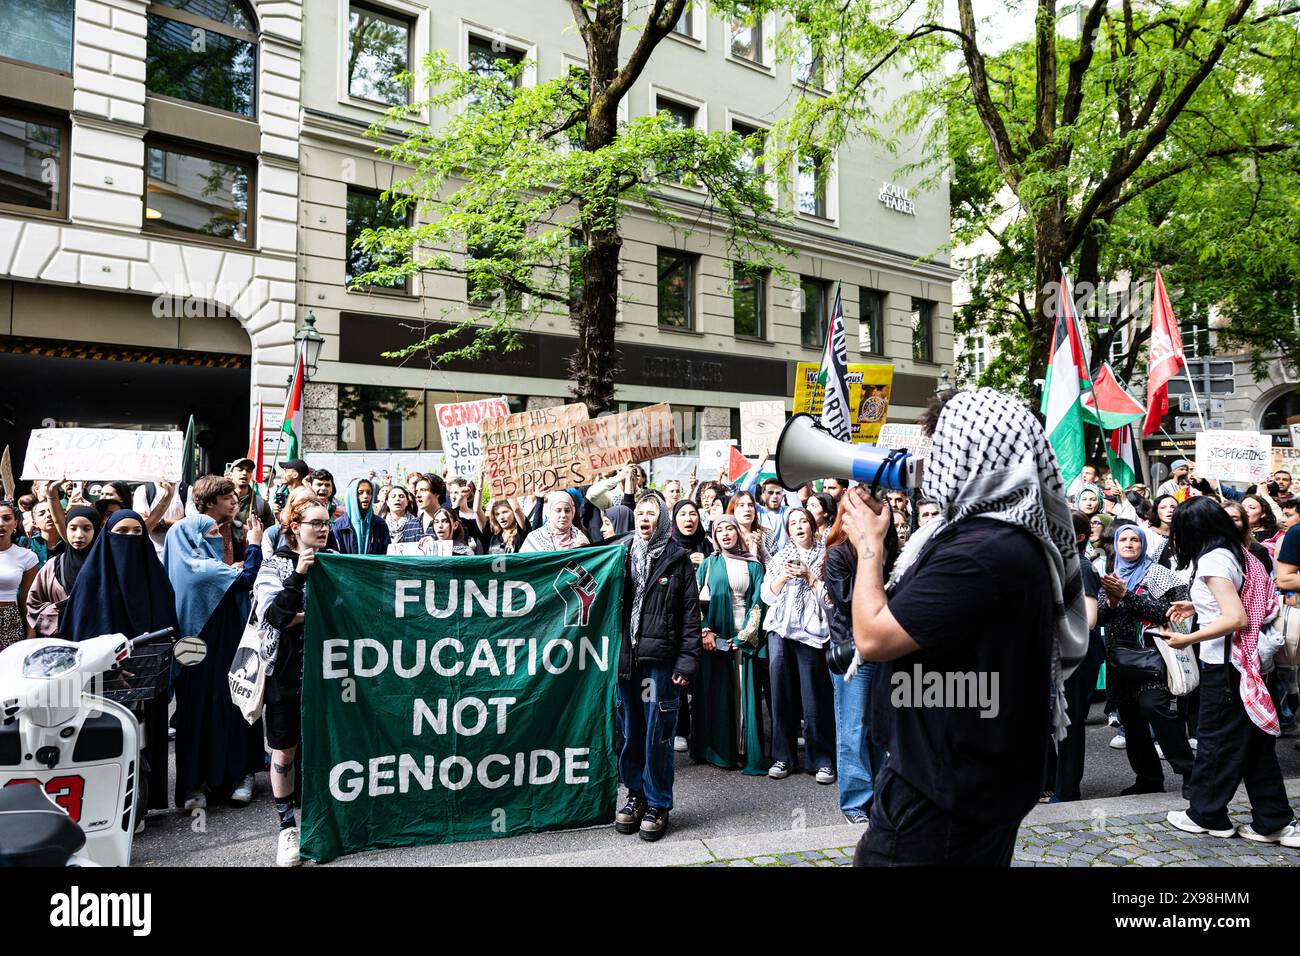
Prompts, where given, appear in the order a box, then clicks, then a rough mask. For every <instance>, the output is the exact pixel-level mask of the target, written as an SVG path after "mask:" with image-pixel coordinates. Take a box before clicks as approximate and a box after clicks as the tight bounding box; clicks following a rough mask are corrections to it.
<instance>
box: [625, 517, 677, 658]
mask: <svg viewBox="0 0 1300 956" xmlns="http://www.w3.org/2000/svg"><path fill="white" fill-rule="evenodd" d="M668 541H669V534H668V506H667V505H666V504H665V503H664V502H663V501H660V502H659V517H658V518H657V519H656V520H655V529H654V533H653V534H652V535H651V536H650V539H649V540H646V539H645V538H643V537H641V535H640V534H639V533H637V532H636V530H635V526H633V533H632V543H631V546H630V547H629V550H630V551H631V554H632V643H633V644H634V645H635V644H636V639H637V634H638V632H639V631H640V630H641V604H642V602H643V601H644V600H645V592H646V586H647V584H648V583H649V581H648V579H649V577H650V568H651V566H652V565H653V564H654V563H655V562H656V561H657V560H659V556H660V555H661V554H663V553H664V549H665V548H666V547H668Z"/></svg>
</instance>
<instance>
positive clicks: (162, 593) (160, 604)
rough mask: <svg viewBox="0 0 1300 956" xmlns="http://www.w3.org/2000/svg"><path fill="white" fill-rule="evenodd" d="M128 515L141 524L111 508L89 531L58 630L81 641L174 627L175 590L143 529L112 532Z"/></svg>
mask: <svg viewBox="0 0 1300 956" xmlns="http://www.w3.org/2000/svg"><path fill="white" fill-rule="evenodd" d="M128 518H134V519H135V520H136V521H138V522H140V526H141V527H144V519H143V518H141V517H140V516H139V515H138V514H137V513H136V512H134V511H131V510H129V509H123V510H121V511H116V512H114V513H113V514H112V515H110V516H109V519H108V520H107V521H106V522H104V529H103V531H102V532H99V533H98V534H96V535H95V543H94V544H92V545H91V546H90V553H89V554H88V555H87V556H86V560H85V566H84V567H83V568H82V570H81V573H80V574H78V575H77V580H76V583H75V584H74V585H73V587H72V591H71V592H70V593H69V594H68V607H67V613H66V614H65V615H64V619H63V634H64V636H65V637H67V639H68V640H72V641H84V640H87V639H88V638H92V637H98V636H99V635H101V634H125V635H126V636H127V637H135V636H137V635H139V634H144V633H145V632H147V631H156V630H159V629H160V628H164V627H170V628H179V625H178V624H177V622H176V594H175V592H173V591H172V585H171V582H170V581H168V580H167V572H165V571H164V570H163V566H162V562H161V561H159V560H158V552H157V550H155V549H154V546H153V541H152V540H150V538H149V535H148V534H113V528H114V527H115V526H116V525H118V524H119V523H120V522H122V521H125V520H126V519H128Z"/></svg>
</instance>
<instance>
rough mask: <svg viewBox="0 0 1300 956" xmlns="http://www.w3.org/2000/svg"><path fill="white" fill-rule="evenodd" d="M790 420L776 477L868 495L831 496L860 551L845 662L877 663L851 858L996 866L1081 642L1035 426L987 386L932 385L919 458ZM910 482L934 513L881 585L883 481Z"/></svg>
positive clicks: (1056, 729)
mask: <svg viewBox="0 0 1300 956" xmlns="http://www.w3.org/2000/svg"><path fill="white" fill-rule="evenodd" d="M797 421H798V419H792V421H791V423H790V424H787V426H786V432H785V433H783V435H782V439H781V446H780V447H779V448H778V452H777V471H778V474H779V475H780V476H781V479H782V481H783V482H784V483H785V485H786V487H797V486H798V484H801V483H802V482H803V481H806V480H808V479H809V477H810V475H809V471H813V472H816V471H821V472H822V473H824V474H832V475H833V474H846V473H847V474H850V475H851V476H852V477H853V478H855V479H857V480H858V481H861V482H863V483H864V484H867V485H868V486H869V487H870V490H871V491H872V493H873V494H872V496H871V497H870V498H868V499H867V500H866V501H865V502H864V501H862V500H859V499H858V498H857V497H856V496H853V495H846V496H844V498H843V500H842V501H841V503H840V507H841V513H842V524H843V527H844V530H845V532H846V534H847V535H848V538H849V540H850V541H851V542H852V544H853V547H854V550H855V551H856V553H857V570H856V577H855V582H854V588H853V638H854V645H855V649H856V657H855V661H854V664H855V665H856V664H859V663H867V662H876V663H879V664H880V665H882V666H881V667H880V669H879V671H878V673H877V675H876V681H877V690H876V691H875V692H873V693H872V702H871V703H872V714H871V721H870V726H871V728H872V735H873V738H875V740H876V742H878V743H879V744H880V745H881V746H883V747H884V749H885V750H887V751H888V753H889V757H888V760H887V762H886V763H885V766H884V767H883V769H882V771H881V773H880V776H879V778H878V779H877V780H876V781H875V798H874V800H873V801H872V803H871V810H870V827H869V828H868V829H867V831H866V833H865V834H864V836H863V837H862V840H861V841H860V842H859V844H858V849H857V852H856V854H855V857H854V863H855V864H856V865H859V866H925V865H942V864H950V865H951V864H958V865H1000V866H1007V865H1009V864H1010V862H1011V858H1012V854H1013V852H1014V850H1015V839H1016V832H1017V830H1018V829H1019V826H1020V821H1021V820H1022V819H1023V818H1024V816H1025V815H1026V814H1027V813H1028V812H1029V810H1030V809H1031V808H1032V807H1033V806H1034V805H1035V804H1036V803H1037V801H1038V798H1039V796H1040V794H1041V793H1042V788H1043V782H1044V772H1045V765H1046V758H1047V753H1048V747H1049V746H1051V741H1052V738H1053V737H1056V738H1057V739H1059V738H1060V737H1061V736H1063V735H1064V732H1065V728H1066V727H1067V726H1068V723H1069V718H1068V717H1067V716H1066V714H1065V708H1064V700H1063V695H1062V694H1061V693H1059V691H1058V690H1057V689H1059V688H1060V687H1061V685H1062V682H1063V680H1064V677H1065V676H1067V674H1066V668H1067V667H1070V669H1072V665H1073V664H1074V663H1075V662H1077V661H1078V660H1079V659H1081V658H1082V657H1083V656H1084V654H1085V652H1086V650H1087V642H1088V627H1087V612H1086V607H1085V603H1084V595H1083V587H1082V575H1081V572H1080V567H1079V556H1078V549H1077V547H1076V545H1075V538H1074V527H1073V522H1072V519H1071V515H1070V509H1069V506H1068V504H1067V502H1066V498H1065V491H1064V484H1063V482H1062V480H1061V474H1060V471H1059V469H1058V467H1057V463H1056V458H1055V457H1054V456H1053V454H1052V450H1051V448H1050V447H1049V445H1048V443H1047V439H1046V438H1045V436H1044V434H1043V429H1042V426H1041V425H1040V424H1039V422H1038V420H1037V419H1036V418H1035V417H1034V416H1033V414H1032V413H1031V412H1030V411H1029V410H1028V409H1027V408H1025V407H1024V406H1023V405H1021V404H1020V403H1019V402H1017V401H1016V400H1015V399H1014V398H1011V397H1010V396H1007V395H1003V394H1001V393H1000V392H997V391H995V390H993V389H990V388H982V389H979V390H977V391H965V392H954V391H947V392H944V393H942V394H940V395H938V396H936V397H935V398H934V399H932V400H931V402H930V406H929V408H928V409H927V411H926V414H925V416H924V417H923V419H922V422H921V424H922V430H923V431H924V432H925V433H926V434H927V435H930V436H931V437H932V439H933V449H932V451H931V453H930V455H929V457H928V459H927V460H926V462H925V463H924V468H921V467H920V466H919V463H916V462H914V461H911V460H909V459H910V456H907V455H906V454H897V455H894V454H886V453H885V452H884V450H882V449H876V448H864V447H862V446H856V447H855V446H851V445H847V444H845V443H841V442H837V441H835V440H834V439H831V438H830V437H829V436H828V435H824V434H808V433H807V432H806V426H803V429H804V433H803V437H802V438H800V437H795V438H794V439H793V441H791V432H792V426H793V427H794V431H795V433H796V435H797V434H798V433H799V426H794V423H795V422H797ZM783 450H784V451H786V453H787V454H786V456H785V457H786V460H785V461H783V460H782V451H783ZM783 466H787V467H783ZM811 477H817V475H813V476H811ZM918 478H919V479H920V482H919V483H920V486H921V490H922V492H923V494H924V496H925V497H926V499H928V500H930V501H933V502H935V504H936V505H937V507H938V510H939V514H938V516H937V517H935V518H933V519H932V520H930V521H928V522H927V523H926V524H925V525H924V526H922V527H920V528H918V529H917V531H916V532H915V533H914V534H913V535H912V536H911V538H910V539H909V540H908V542H907V544H906V546H905V547H904V549H903V551H902V553H901V554H900V555H899V557H898V560H897V562H895V565H894V568H893V571H892V573H891V574H890V575H889V578H888V581H886V577H885V574H884V566H885V554H886V552H885V539H886V537H887V536H888V535H891V534H894V533H895V532H894V527H893V522H892V519H891V516H890V511H889V509H888V508H887V507H886V506H885V505H884V504H883V503H882V502H881V501H879V500H878V498H879V488H880V487H882V486H883V487H884V488H887V489H888V488H894V489H901V490H910V489H911V488H914V487H916V483H917V479H918ZM1063 662H1064V664H1063ZM854 670H855V667H850V668H849V672H850V675H852V673H853V671H854ZM1076 719H1082V718H1081V717H1077V718H1076Z"/></svg>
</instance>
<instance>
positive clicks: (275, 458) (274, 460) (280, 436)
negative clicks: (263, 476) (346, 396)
mask: <svg viewBox="0 0 1300 956" xmlns="http://www.w3.org/2000/svg"><path fill="white" fill-rule="evenodd" d="M298 352H299V349H298V348H295V349H294V352H293V371H292V372H290V373H289V381H288V383H287V384H286V385H285V387H284V407H285V409H288V407H289V397H290V396H289V393H290V392H291V391H292V390H293V379H294V376H295V375H297V374H298ZM305 384H306V383H304V385H305ZM304 391H306V389H305V388H304ZM280 419H281V420H280V427H279V428H277V429H276V432H275V451H274V452H272V453H271V469H270V473H274V472H275V466H276V465H277V464H278V463H279V461H280V446H281V445H282V444H283V443H284V415H283V413H281V415H280ZM266 490H267V493H268V494H269V493H270V491H271V479H270V477H269V473H268V477H267V481H266Z"/></svg>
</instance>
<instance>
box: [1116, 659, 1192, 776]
mask: <svg viewBox="0 0 1300 956" xmlns="http://www.w3.org/2000/svg"><path fill="white" fill-rule="evenodd" d="M1112 680H1113V683H1114V685H1115V698H1114V699H1115V705H1116V706H1117V707H1118V708H1119V719H1120V722H1121V723H1122V724H1123V725H1124V732H1125V736H1126V739H1127V746H1126V747H1125V748H1124V752H1125V753H1126V754H1128V763H1129V766H1130V767H1132V768H1133V772H1134V773H1135V774H1137V783H1138V785H1139V786H1141V787H1144V788H1148V789H1150V790H1152V791H1156V792H1158V791H1160V790H1163V789H1164V776H1165V774H1164V770H1163V769H1162V768H1161V766H1160V757H1159V756H1158V755H1157V754H1156V748H1155V744H1153V743H1152V742H1151V734H1149V733H1147V725H1148V724H1149V725H1150V726H1151V729H1152V730H1153V731H1154V732H1155V735H1156V740H1157V741H1159V743H1160V748H1161V749H1162V750H1163V751H1164V752H1165V756H1166V757H1168V758H1169V766H1170V768H1172V769H1173V771H1174V773H1176V774H1178V776H1179V777H1181V778H1182V783H1186V782H1187V780H1188V779H1189V778H1190V777H1191V774H1192V760H1193V754H1192V746H1191V744H1189V743H1188V742H1187V732H1186V729H1185V725H1184V722H1183V718H1182V715H1181V714H1180V713H1179V702H1178V698H1177V697H1175V696H1174V695H1173V694H1171V693H1169V688H1168V687H1166V686H1164V685H1162V684H1147V683H1145V682H1143V681H1142V680H1134V679H1133V678H1131V677H1128V676H1126V675H1124V674H1122V673H1120V672H1119V671H1118V670H1116V672H1115V675H1114V677H1113V678H1112Z"/></svg>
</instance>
